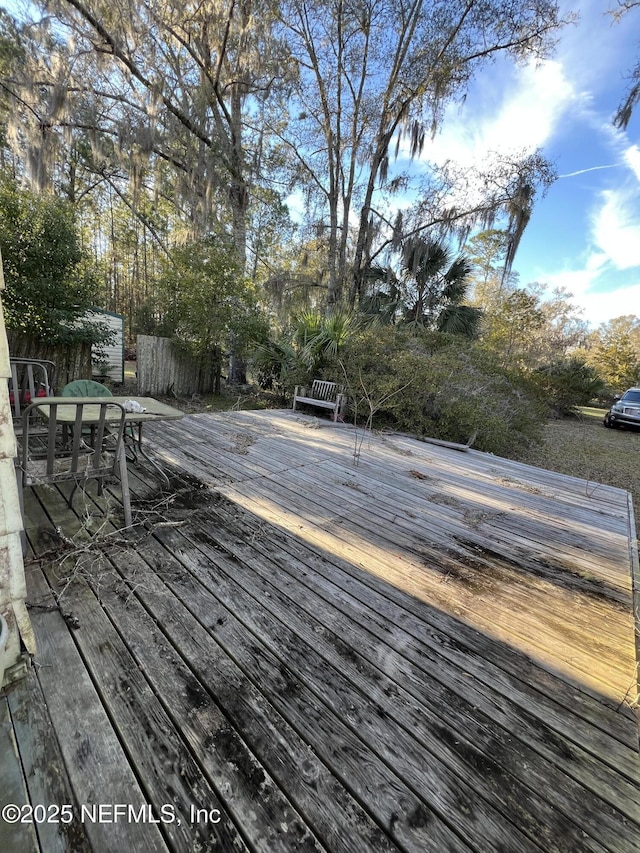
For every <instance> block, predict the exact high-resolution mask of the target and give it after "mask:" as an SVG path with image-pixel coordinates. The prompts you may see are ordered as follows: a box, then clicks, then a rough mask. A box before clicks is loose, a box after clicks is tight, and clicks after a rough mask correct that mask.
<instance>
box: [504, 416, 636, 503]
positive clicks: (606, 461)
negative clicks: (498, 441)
mask: <svg viewBox="0 0 640 853" xmlns="http://www.w3.org/2000/svg"><path fill="white" fill-rule="evenodd" d="M604 414H605V411H604V410H603V409H590V408H583V409H582V410H581V411H580V414H579V415H578V416H577V417H575V418H565V419H563V420H556V421H550V422H549V423H548V424H547V425H546V427H545V433H544V443H543V444H542V445H540V446H539V447H537V448H531V449H530V450H529V451H528V452H527V453H526V455H523V456H521V457H520V459H521V461H522V462H528V463H530V464H531V465H538V466H540V467H541V468H547V469H549V470H551V471H560V472H561V473H563V474H571V475H573V476H574V477H581V478H583V479H585V480H589V481H591V482H593V483H607V484H608V485H610V486H618V487H619V488H621V489H626V490H627V491H629V492H631V494H632V496H633V504H634V508H635V510H636V517H638V511H639V510H640V430H635V431H634V430H626V429H625V430H617V429H606V428H605V427H604V426H603V423H602V419H603V417H604Z"/></svg>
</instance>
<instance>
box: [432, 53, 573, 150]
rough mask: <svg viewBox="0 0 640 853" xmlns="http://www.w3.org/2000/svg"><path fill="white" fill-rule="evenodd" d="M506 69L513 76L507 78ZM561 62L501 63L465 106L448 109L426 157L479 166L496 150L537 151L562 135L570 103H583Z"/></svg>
mask: <svg viewBox="0 0 640 853" xmlns="http://www.w3.org/2000/svg"><path fill="white" fill-rule="evenodd" d="M505 70H509V71H510V72H511V73H510V75H509V77H508V78H507V79H505V77H504V75H505ZM580 97H581V96H580V95H579V94H578V93H576V91H575V89H574V87H573V86H572V84H571V83H570V82H569V80H568V79H567V77H566V76H565V73H564V69H563V66H562V64H561V63H559V62H555V61H547V62H544V63H542V64H540V65H538V66H535V65H533V64H529V65H526V66H524V67H522V68H509V66H506V69H505V65H502V64H501V65H500V66H499V70H498V73H497V74H491V73H489V72H484V74H483V77H482V85H481V86H480V85H478V86H477V87H476V88H474V89H473V90H472V92H471V93H470V94H469V96H468V98H467V100H466V101H465V102H464V105H463V106H462V107H461V108H456V107H451V108H449V110H448V111H447V114H446V118H445V121H444V123H443V125H442V131H441V132H440V133H439V134H438V135H437V136H436V138H435V139H434V140H433V141H432V142H431V143H429V144H427V145H426V146H425V150H424V159H426V160H430V161H435V162H438V163H442V162H445V161H446V160H454V161H456V162H458V163H461V164H469V165H471V164H474V163H475V164H477V163H479V162H481V161H483V160H484V159H486V158H487V157H488V156H489V155H490V154H491V152H495V151H501V152H511V151H522V150H527V151H533V150H534V149H536V148H538V147H541V146H543V145H544V144H545V143H546V142H547V141H548V140H549V139H550V138H551V136H552V135H553V134H554V132H555V131H556V129H557V127H558V124H559V122H560V121H561V119H562V116H563V115H564V114H565V112H566V110H567V109H568V107H569V105H574V106H575V104H576V102H577V101H579V100H580Z"/></svg>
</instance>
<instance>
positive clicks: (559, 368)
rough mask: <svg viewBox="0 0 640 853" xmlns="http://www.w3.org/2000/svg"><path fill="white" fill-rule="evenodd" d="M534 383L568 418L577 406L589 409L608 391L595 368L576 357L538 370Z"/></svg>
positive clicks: (552, 405)
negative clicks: (591, 404)
mask: <svg viewBox="0 0 640 853" xmlns="http://www.w3.org/2000/svg"><path fill="white" fill-rule="evenodd" d="M534 380H535V381H536V384H537V385H538V386H539V388H540V390H541V392H542V394H543V396H544V399H545V400H546V402H547V404H548V405H549V406H550V407H551V408H552V409H553V411H554V413H555V414H557V415H567V414H569V413H570V412H572V411H573V410H574V409H575V408H576V406H586V405H587V403H589V402H590V401H591V400H593V399H594V398H597V397H599V396H600V395H601V394H602V393H603V392H604V390H605V385H606V383H605V381H604V379H602V377H601V376H600V375H599V374H598V371H597V370H596V368H595V367H592V366H591V365H588V364H585V363H584V361H582V360H581V359H579V358H575V357H573V358H563V359H559V360H558V361H554V362H552V363H551V364H547V365H544V366H543V367H539V368H537V370H535V371H534Z"/></svg>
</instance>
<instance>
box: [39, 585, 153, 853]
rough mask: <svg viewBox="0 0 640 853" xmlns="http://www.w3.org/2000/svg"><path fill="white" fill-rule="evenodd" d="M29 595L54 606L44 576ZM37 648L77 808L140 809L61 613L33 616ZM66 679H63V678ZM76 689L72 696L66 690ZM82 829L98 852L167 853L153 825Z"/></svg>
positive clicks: (116, 743) (97, 825)
mask: <svg viewBox="0 0 640 853" xmlns="http://www.w3.org/2000/svg"><path fill="white" fill-rule="evenodd" d="M29 585H30V595H31V596H33V600H34V601H36V602H37V603H38V604H39V605H40V606H46V605H54V601H53V597H52V596H51V592H50V589H49V586H48V584H47V583H46V581H45V579H44V576H43V575H42V573H41V572H37V571H34V572H31V573H30V576H29ZM31 618H32V622H33V626H34V631H35V633H36V640H37V644H38V658H37V660H38V668H37V677H38V681H39V682H40V684H41V686H42V691H43V693H44V695H45V697H46V702H47V706H48V709H49V714H50V716H51V720H52V723H53V726H54V728H55V731H56V733H57V737H58V740H59V743H60V749H61V752H62V756H63V759H64V762H65V766H66V770H67V773H68V776H69V780H70V783H71V786H72V789H73V792H74V796H75V800H76V802H77V803H78V804H79V805H80V806H81V807H82V805H83V804H85V805H87V806H89V807H94V806H97V805H99V804H114V803H124V804H130V805H131V806H132V807H133V808H135V809H139V808H140V807H141V806H144V805H145V804H146V800H145V798H144V795H143V793H142V791H141V790H140V787H139V785H138V782H137V779H136V777H135V775H134V774H133V772H132V770H131V769H130V767H129V763H128V761H127V758H126V755H125V753H124V752H123V750H122V746H121V744H120V742H119V741H118V739H117V737H116V735H115V733H114V731H113V729H112V727H111V724H110V721H109V717H108V715H107V714H106V712H105V710H104V708H103V706H102V704H101V702H100V701H99V698H98V696H97V694H96V690H95V687H94V685H93V683H92V682H91V679H90V677H89V675H88V673H87V670H86V668H85V666H84V663H83V661H82V658H81V656H80V655H79V653H78V650H77V648H76V645H75V643H74V641H73V639H72V637H71V634H70V631H69V628H68V626H67V623H66V622H65V620H64V618H63V616H62V614H61V613H60V611H59V610H58V609H52V610H47V609H43V610H34V611H32V613H31ZM61 672H63V673H64V674H65V678H64V679H61V678H60V673H61ZM69 684H73V692H72V693H71V694H70V692H69V691H68V689H67V688H68V685H69ZM84 829H85V831H86V834H87V836H88V837H89V840H90V843H91V846H92V848H93V849H94V850H101V849H121V850H136V851H141V853H143V851H149V853H154V852H155V853H160V851H164V850H167V849H168V848H167V846H166V844H165V842H164V840H163V837H162V835H161V833H160V831H159V829H158V827H157V826H156V825H155V824H149V823H145V824H142V823H135V822H128V821H122V822H120V821H113V822H109V823H103V822H101V821H100V820H99V819H96V820H95V822H94V821H93V820H91V819H88V820H86V821H85V823H84Z"/></svg>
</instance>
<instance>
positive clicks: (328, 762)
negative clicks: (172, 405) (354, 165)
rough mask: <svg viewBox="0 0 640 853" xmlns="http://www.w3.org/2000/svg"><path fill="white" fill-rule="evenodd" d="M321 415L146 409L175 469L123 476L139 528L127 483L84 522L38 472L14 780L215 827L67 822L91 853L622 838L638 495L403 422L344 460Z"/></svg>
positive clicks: (58, 843)
mask: <svg viewBox="0 0 640 853" xmlns="http://www.w3.org/2000/svg"><path fill="white" fill-rule="evenodd" d="M326 423H327V424H328V426H326V427H325V426H323V425H322V424H323V422H322V421H321V420H320V419H316V418H309V417H304V416H300V415H298V414H297V413H291V412H229V413H222V414H215V415H206V414H201V415H192V416H189V417H187V418H185V419H184V420H183V421H181V422H174V423H171V424H166V425H165V424H149V425H148V427H149V428H148V429H147V430H146V435H147V440H148V448H149V449H150V450H152V452H153V453H154V454H155V455H156V457H157V459H158V461H159V462H160V464H163V463H164V464H166V465H169V466H171V465H175V466H177V467H174V468H172V469H171V470H170V471H168V473H169V474H170V478H171V487H170V489H168V490H166V489H164V488H163V486H162V484H161V483H160V481H159V480H158V479H157V476H156V474H155V473H154V472H152V471H151V469H146V468H145V467H144V466H138V465H132V466H131V470H130V482H131V489H132V494H133V497H134V503H133V507H134V517H135V519H136V522H137V526H136V527H134V528H133V530H131V531H130V532H127V533H122V532H121V531H120V532H117V535H115V534H116V530H117V527H118V526H119V523H120V522H119V518H118V516H119V513H120V512H121V508H120V506H119V503H118V500H119V489H118V487H117V486H114V487H109V488H108V489H107V490H106V492H105V495H104V496H102V497H99V496H97V495H96V493H95V491H94V490H89V491H88V492H87V493H86V494H84V495H77V496H76V499H75V501H74V508H73V512H72V511H70V510H69V508H68V507H67V506H66V504H65V502H64V500H63V497H64V494H65V491H68V488H67V487H66V486H65V487H63V488H61V489H60V488H56V489H51V490H46V491H45V490H40V489H36V490H33V491H32V490H27V492H26V495H25V497H26V508H27V512H28V523H27V531H28V536H29V538H30V542H31V544H32V545H33V546H34V548H35V549H36V550H37V551H38V552H39V553H43V554H44V555H45V556H44V559H43V563H42V569H43V570H44V571H42V570H41V568H40V566H39V565H38V564H37V563H33V564H31V567H30V580H29V588H30V596H31V598H32V602H31V603H32V604H34V605H36V606H35V607H33V609H32V615H33V621H34V627H35V628H36V634H37V636H38V638H39V639H40V640H42V642H41V648H40V650H39V653H38V657H37V659H36V660H37V662H38V663H39V664H44V666H42V665H41V666H36V667H35V669H34V671H33V672H32V674H31V676H30V678H29V679H27V680H25V682H23V684H21V685H18V686H17V688H16V689H15V690H14V692H13V693H12V694H11V696H10V697H9V705H8V707H9V708H10V710H11V715H10V717H9V721H8V723H7V734H8V735H9V737H10V738H11V737H12V738H14V742H15V744H16V749H17V752H16V753H15V756H16V757H17V758H19V759H20V760H19V762H18V764H16V761H15V757H14V769H16V768H17V769H18V770H19V771H20V772H19V774H18V777H16V778H18V780H19V779H20V774H22V781H21V782H20V784H21V785H22V790H23V797H27V796H28V797H30V798H31V799H32V800H34V799H35V798H43V799H45V800H47V799H48V800H49V801H51V799H52V798H53V797H64V798H67V799H71V800H72V801H73V802H74V804H75V805H74V808H78V807H79V804H80V803H82V802H87V801H91V797H93V798H95V797H96V796H97V794H96V791H97V790H99V793H100V801H103V802H104V801H112V802H114V801H115V802H117V801H118V800H120V801H122V799H124V801H125V802H131V801H132V797H133V800H134V802H137V801H138V800H136V799H135V798H136V797H137V798H138V799H139V800H140V801H142V802H143V803H147V804H149V806H150V807H152V808H153V809H155V810H157V809H158V808H160V807H161V805H162V803H163V802H167V803H172V804H173V805H174V806H175V808H176V810H177V813H178V815H179V817H180V818H181V819H183V818H185V817H186V815H187V813H188V811H189V809H190V807H191V806H192V805H195V806H206V807H207V808H218V807H219V809H220V812H221V814H222V816H223V822H222V823H221V824H220V825H216V826H215V827H213V828H211V827H202V826H196V827H191V826H186V825H185V822H184V820H181V825H180V826H159V827H158V826H155V825H154V826H149V825H145V826H140V825H138V827H137V829H136V827H135V826H131V825H126V826H125V825H122V824H121V825H110V826H105V825H103V826H102V827H101V828H100V830H99V832H98V829H97V828H96V827H91V826H87V825H83V826H82V827H80V826H77V827H75V829H77V830H79V831H80V830H81V831H82V832H83V833H84V835H79V836H78V849H80V850H82V851H83V853H84V851H87V853H88V851H91V853H94V851H95V853H102V851H103V850H106V849H109V850H111V849H135V850H136V851H138V850H145V849H149V850H151V849H152V850H154V851H155V850H158V851H161V850H163V849H167V850H170V851H172V853H174V851H175V853H182V851H189V853H192V851H195V850H196V849H202V850H211V851H214V850H217V849H220V850H227V849H228V850H237V851H238V853H240V851H246V853H249V851H251V853H271V851H278V853H289V851H292V853H293V851H300V853H302V851H309V853H311V851H320V850H326V851H328V853H352V851H353V850H355V849H357V850H358V853H360V851H362V853H373V851H374V850H375V851H376V853H378V851H380V853H392V851H394V853H395V851H400V850H402V851H405V853H422V851H431V850H433V851H434V853H435V851H441V850H451V851H455V853H458V851H460V853H462V851H465V850H468V851H469V853H471V851H473V853H486V851H487V850H488V849H491V850H496V851H498V850H503V851H512V850H522V851H532V853H534V851H545V853H546V851H556V853H577V851H579V850H584V851H591V853H596V851H597V852H598V853H602V851H608V852H609V853H632V851H633V853H635V850H636V849H637V842H638V838H640V764H639V760H638V732H637V720H636V717H635V715H634V712H633V710H632V708H631V707H630V702H629V701H628V700H629V699H630V698H633V694H632V691H631V690H630V691H629V696H627V697H626V699H625V697H621V694H622V693H623V690H624V685H625V677H626V678H627V679H628V680H629V686H630V687H631V680H632V678H633V667H634V659H633V647H634V640H633V622H632V613H631V598H630V591H631V584H630V577H631V574H632V572H637V571H638V569H637V555H636V561H635V563H634V553H635V552H634V545H635V543H634V539H635V532H634V531H635V528H634V527H633V518H632V507H631V504H630V502H629V496H628V495H627V494H626V493H625V492H623V491H622V490H615V489H611V488H610V487H600V486H595V485H593V484H585V482H584V481H580V480H577V479H576V478H564V477H563V476H561V475H553V474H551V472H544V471H541V470H539V469H535V468H531V467H530V466H522V465H519V464H518V463H511V462H509V461H507V460H500V459H497V458H495V457H491V456H488V455H487V454H480V453H477V452H476V451H468V452H466V453H459V452H456V451H452V450H450V449H447V448H442V447H439V446H436V445H428V444H426V443H420V442H416V441H413V440H411V439H409V438H407V437H405V436H395V435H394V436H372V437H371V440H370V441H369V439H367V443H366V444H365V445H363V447H362V454H361V457H360V463H359V464H358V465H354V464H353V456H354V448H355V433H354V431H353V430H352V429H351V430H350V429H349V428H345V427H343V426H340V425H334V424H329V422H326ZM165 427H166V428H165ZM105 509H108V513H107V515H105V514H104V512H105ZM96 533H98V536H99V537H103V536H105V534H109V537H110V538H107V539H104V542H103V544H101V545H100V546H99V549H98V550H92V549H93V548H95V547H96V546H94V545H90V544H89V543H90V542H91V541H93V540H91V538H90V537H91V535H93V536H95V535H96ZM114 535H115V538H114ZM74 543H75V544H74ZM109 543H111V544H109ZM80 544H82V547H83V549H84V553H85V559H86V561H87V562H86V563H85V565H84V567H83V569H82V571H81V572H79V573H77V577H76V579H75V580H74V582H73V583H71V584H69V585H68V586H66V583H67V580H66V577H65V576H68V575H69V573H70V572H71V571H72V570H73V566H74V562H75V561H76V560H77V558H78V554H79V551H78V546H79V545H80ZM560 550H563V552H564V553H563V556H562V558H559V557H558V552H559V551H560ZM63 560H64V562H63ZM62 589H64V590H65V591H64V594H63V597H62V599H61V601H60V606H59V607H57V606H56V603H55V601H54V598H53V592H56V594H59V593H60V591H61V590H62ZM76 620H77V621H76ZM525 641H527V642H525ZM54 648H55V650H56V655H55V656H54ZM605 670H608V672H606V671H605ZM61 672H64V673H65V679H64V680H62V679H61V678H60V673H61ZM593 673H595V676H594V674H593ZM69 683H73V685H74V691H75V688H76V683H77V685H78V689H77V694H78V695H77V697H76V696H75V692H74V700H77V701H74V702H73V703H71V705H72V707H69V708H67V707H66V706H65V697H66V699H67V704H69V703H68V696H69V690H68V684H69ZM87 726H89V727H90V730H91V738H90V740H89V742H88V744H87V743H86V740H87V732H88V731H89V729H88V728H87ZM94 730H95V735H96V736H95V739H94V737H93V735H94ZM94 740H95V742H94ZM78 746H80V747H82V748H81V749H80V753H81V755H80V753H79V752H78ZM89 747H90V748H89ZM56 750H57V752H56ZM85 753H86V755H85ZM8 755H10V753H8ZM80 758H82V761H80V760H79V759H80ZM103 760H104V762H105V767H106V773H107V781H106V787H105V788H104V790H102V788H98V786H100V785H102V766H101V765H102V762H103ZM43 762H51V767H50V770H49V771H48V772H47V773H44V774H42V776H40V775H38V766H39V764H41V763H43ZM116 766H117V767H118V771H119V778H118V779H116V773H115V767H116ZM118 786H120V787H118ZM34 838H35V836H33V837H32V841H33V839H34ZM70 840H71V839H70V837H65V836H64V835H63V834H61V833H60V832H58V831H57V830H55V831H53V832H52V833H51V835H50V836H49V837H48V838H45V837H44V836H42V837H41V838H40V839H37V838H36V842H37V843H36V845H35V846H34V849H35V850H38V849H39V850H40V851H41V853H50V850H53V851H56V853H58V851H60V853H62V851H65V853H66V851H67V850H69V849H74V848H73V846H71V845H70ZM140 842H141V843H140Z"/></svg>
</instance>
